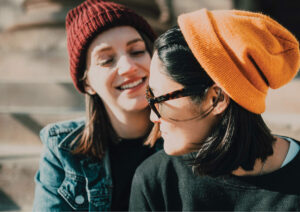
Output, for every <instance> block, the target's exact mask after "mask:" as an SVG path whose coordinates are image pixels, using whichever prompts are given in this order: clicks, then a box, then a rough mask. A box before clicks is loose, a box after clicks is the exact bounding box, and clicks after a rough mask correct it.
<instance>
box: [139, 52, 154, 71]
mask: <svg viewBox="0 0 300 212" xmlns="http://www.w3.org/2000/svg"><path fill="white" fill-rule="evenodd" d="M137 63H138V64H139V66H140V68H141V69H142V70H143V71H144V72H146V73H147V75H149V73H150V63H151V57H150V55H149V54H147V55H145V56H144V57H140V58H139V59H138V61H137Z"/></svg>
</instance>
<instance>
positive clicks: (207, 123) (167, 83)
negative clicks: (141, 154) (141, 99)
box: [149, 52, 217, 155]
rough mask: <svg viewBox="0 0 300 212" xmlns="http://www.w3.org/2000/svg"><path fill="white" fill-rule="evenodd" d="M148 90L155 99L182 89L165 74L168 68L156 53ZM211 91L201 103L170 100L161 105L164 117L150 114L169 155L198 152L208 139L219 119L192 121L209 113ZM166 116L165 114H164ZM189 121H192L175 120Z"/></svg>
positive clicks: (210, 118)
mask: <svg viewBox="0 0 300 212" xmlns="http://www.w3.org/2000/svg"><path fill="white" fill-rule="evenodd" d="M149 87H150V88H151V89H152V91H153V94H154V96H155V97H157V96H160V95H164V94H166V93H169V92H173V91H175V90H178V89H181V88H183V86H182V85H181V84H179V83H177V82H175V81H174V80H172V79H171V78H170V77H168V76H167V74H166V72H165V67H164V66H163V64H162V62H161V61H160V59H159V57H158V55H157V53H156V52H155V53H154V55H153V58H152V61H151V66H150V78H149ZM212 92H213V91H209V92H208V94H207V98H205V99H204V100H203V101H202V102H201V104H196V103H194V102H192V100H191V98H190V97H182V98H178V99H172V100H168V101H166V102H163V103H161V104H160V105H159V110H160V112H161V115H162V117H161V118H158V117H157V115H156V114H155V113H154V112H153V111H151V116H150V119H151V121H152V122H154V123H155V122H157V123H159V125H160V131H161V136H162V137H163V139H164V149H165V152H166V153H167V154H169V155H182V154H186V153H190V152H194V151H197V148H198V147H197V144H198V143H199V142H201V141H202V140H203V139H205V138H207V137H208V135H209V134H210V132H211V129H212V127H213V125H214V124H215V123H216V121H217V119H216V117H215V116H214V115H213V114H212V113H210V114H208V115H207V116H206V117H204V118H202V119H201V118H199V119H192V118H193V117H196V116H199V114H201V113H204V112H205V111H207V110H208V109H209V108H210V107H211V105H212V101H211V100H212V98H210V97H211V95H210V93H212ZM164 114H165V115H164ZM174 119H176V120H188V119H192V120H189V121H174Z"/></svg>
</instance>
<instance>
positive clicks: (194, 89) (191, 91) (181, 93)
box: [146, 85, 221, 121]
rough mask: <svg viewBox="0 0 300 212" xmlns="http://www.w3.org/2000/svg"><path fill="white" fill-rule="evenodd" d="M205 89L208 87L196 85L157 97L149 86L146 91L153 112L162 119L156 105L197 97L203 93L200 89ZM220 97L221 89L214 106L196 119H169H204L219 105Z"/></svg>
mask: <svg viewBox="0 0 300 212" xmlns="http://www.w3.org/2000/svg"><path fill="white" fill-rule="evenodd" d="M204 87H207V86H205V85H196V86H191V87H189V88H181V89H178V90H175V91H172V92H169V93H167V94H163V95H161V96H158V97H155V96H154V94H153V92H152V90H151V88H150V87H149V85H148V86H147V89H146V99H147V101H148V104H149V106H150V108H151V110H153V112H154V113H155V114H156V115H157V117H158V118H159V119H160V118H161V117H162V116H161V115H160V113H159V111H158V110H157V108H156V107H155V104H158V103H162V102H165V101H168V100H173V99H178V98H181V97H186V96H192V95H195V94H199V93H201V91H199V89H203V88H204ZM149 94H150V95H152V96H150V95H149ZM220 96H221V89H220V92H219V93H218V96H217V99H216V100H215V101H214V103H213V104H212V106H211V107H210V108H208V109H207V110H206V111H204V112H203V113H201V114H200V115H198V116H196V117H193V118H190V119H184V120H176V119H172V118H169V117H168V119H171V120H173V121H190V120H194V119H197V118H200V117H201V116H202V118H204V117H205V116H207V115H208V114H209V113H210V112H211V111H212V109H213V108H214V107H215V106H216V105H217V103H218V101H219V99H220Z"/></svg>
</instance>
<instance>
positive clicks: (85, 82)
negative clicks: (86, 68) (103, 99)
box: [83, 76, 96, 95]
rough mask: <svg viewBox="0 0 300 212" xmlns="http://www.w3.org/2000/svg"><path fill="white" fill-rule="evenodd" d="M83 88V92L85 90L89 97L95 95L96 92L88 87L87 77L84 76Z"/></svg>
mask: <svg viewBox="0 0 300 212" xmlns="http://www.w3.org/2000/svg"><path fill="white" fill-rule="evenodd" d="M83 86H84V90H85V92H86V93H88V94H90V95H95V94H96V91H95V90H94V89H93V88H92V86H91V85H90V82H89V80H88V77H87V76H85V77H84V79H83Z"/></svg>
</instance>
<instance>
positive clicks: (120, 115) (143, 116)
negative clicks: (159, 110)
mask: <svg viewBox="0 0 300 212" xmlns="http://www.w3.org/2000/svg"><path fill="white" fill-rule="evenodd" d="M106 110H107V113H108V116H109V118H110V121H111V124H112V127H113V129H114V130H115V132H116V133H117V135H118V136H119V137H121V138H126V139H133V138H139V137H142V136H145V135H146V134H147V133H148V132H149V131H150V127H151V125H152V124H151V122H150V119H149V117H150V109H149V108H145V109H143V110H139V111H130V112H129V111H124V110H112V109H111V108H110V107H106Z"/></svg>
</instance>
